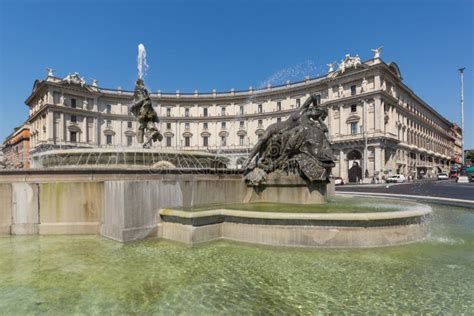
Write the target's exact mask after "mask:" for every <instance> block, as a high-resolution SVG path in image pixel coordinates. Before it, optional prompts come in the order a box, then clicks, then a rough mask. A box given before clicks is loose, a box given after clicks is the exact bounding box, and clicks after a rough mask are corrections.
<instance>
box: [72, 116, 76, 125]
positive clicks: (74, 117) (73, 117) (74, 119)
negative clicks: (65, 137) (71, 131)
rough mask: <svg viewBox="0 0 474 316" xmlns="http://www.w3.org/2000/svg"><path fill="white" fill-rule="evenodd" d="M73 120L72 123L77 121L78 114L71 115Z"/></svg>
mask: <svg viewBox="0 0 474 316" xmlns="http://www.w3.org/2000/svg"><path fill="white" fill-rule="evenodd" d="M71 122H72V123H77V116H75V115H71Z"/></svg>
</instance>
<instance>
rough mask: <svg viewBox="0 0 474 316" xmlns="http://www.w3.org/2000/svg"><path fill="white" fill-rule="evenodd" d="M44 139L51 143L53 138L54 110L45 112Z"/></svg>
mask: <svg viewBox="0 0 474 316" xmlns="http://www.w3.org/2000/svg"><path fill="white" fill-rule="evenodd" d="M46 120H47V121H46V122H47V124H46V126H47V128H46V134H47V135H46V139H47V140H48V143H52V142H53V139H54V132H53V129H54V112H53V111H48V113H47V114H46Z"/></svg>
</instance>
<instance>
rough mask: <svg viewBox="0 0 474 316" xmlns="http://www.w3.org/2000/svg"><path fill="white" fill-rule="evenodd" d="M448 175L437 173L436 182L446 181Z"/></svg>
mask: <svg viewBox="0 0 474 316" xmlns="http://www.w3.org/2000/svg"><path fill="white" fill-rule="evenodd" d="M448 179H449V177H448V174H447V173H438V180H448Z"/></svg>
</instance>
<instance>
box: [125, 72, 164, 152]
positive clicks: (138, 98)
mask: <svg viewBox="0 0 474 316" xmlns="http://www.w3.org/2000/svg"><path fill="white" fill-rule="evenodd" d="M133 100H134V102H133V104H132V105H131V106H130V111H131V112H132V114H133V115H135V116H136V118H137V120H138V123H139V126H138V129H137V141H138V142H139V143H140V144H142V143H143V141H144V135H145V132H147V131H148V132H150V136H149V137H148V139H147V140H146V142H145V143H144V144H143V148H150V147H151V145H152V144H153V142H156V141H161V140H162V139H163V135H162V134H161V133H160V131H159V130H158V128H157V127H156V125H155V123H159V122H160V120H159V118H158V114H156V112H155V110H154V109H153V106H152V103H151V99H150V94H149V93H148V90H147V88H146V87H145V83H144V82H143V80H142V79H137V82H136V83H135V91H134V94H133Z"/></svg>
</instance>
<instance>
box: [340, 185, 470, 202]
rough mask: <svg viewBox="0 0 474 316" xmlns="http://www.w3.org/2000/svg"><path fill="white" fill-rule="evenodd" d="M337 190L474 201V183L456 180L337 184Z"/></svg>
mask: <svg viewBox="0 0 474 316" xmlns="http://www.w3.org/2000/svg"><path fill="white" fill-rule="evenodd" d="M336 192H360V193H362V192H363V193H381V194H404V195H417V196H432V197H442V198H451V199H462V200H471V201H474V183H473V182H471V183H456V182H455V181H454V180H442V181H429V182H428V181H426V182H406V183H390V184H388V183H385V184H355V185H342V186H336Z"/></svg>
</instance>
